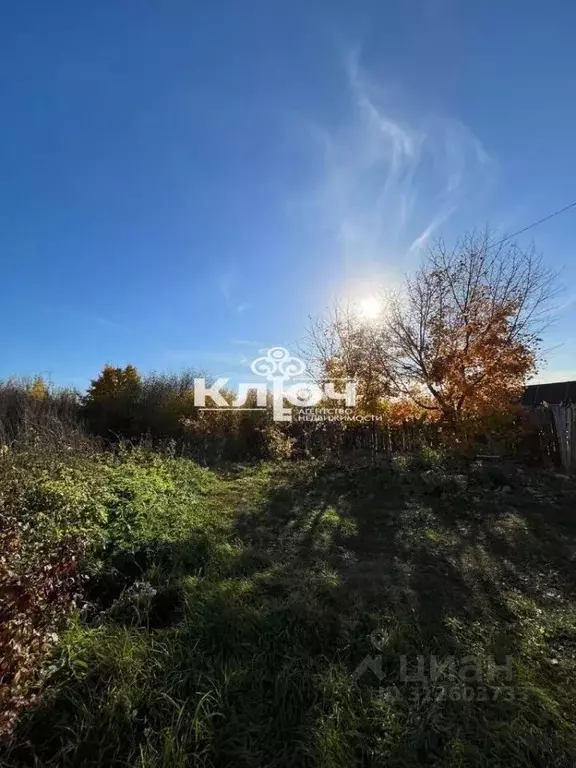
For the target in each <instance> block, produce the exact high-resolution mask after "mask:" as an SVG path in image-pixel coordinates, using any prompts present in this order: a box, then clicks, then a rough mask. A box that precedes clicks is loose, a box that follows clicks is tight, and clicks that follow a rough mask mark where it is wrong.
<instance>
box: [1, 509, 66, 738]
mask: <svg viewBox="0 0 576 768" xmlns="http://www.w3.org/2000/svg"><path fill="white" fill-rule="evenodd" d="M1 514H2V517H1V520H0V526H1V528H0V739H5V738H7V737H8V736H10V734H11V733H12V731H13V729H14V726H15V724H16V721H17V718H18V715H19V713H20V712H21V711H22V710H23V709H24V708H25V707H27V706H29V705H30V704H32V703H33V702H34V701H35V700H36V698H37V691H38V686H39V683H40V679H41V670H42V666H43V664H44V662H45V661H46V660H47V658H48V656H49V654H50V652H51V650H52V648H53V646H54V644H55V642H56V640H57V639H58V636H57V632H58V631H59V630H60V629H61V628H62V626H63V625H64V624H65V621H66V618H67V617H68V616H69V614H70V611H71V610H72V609H73V608H74V606H75V604H76V599H77V597H78V588H79V585H80V573H79V568H78V561H77V555H78V554H79V549H80V548H81V547H80V546H79V542H78V541H68V542H63V543H61V544H59V545H58V546H57V547H53V548H52V551H46V549H47V548H43V547H42V546H38V547H36V548H34V550H33V551H32V552H26V553H25V554H24V553H23V547H22V540H23V538H24V537H23V531H22V527H21V525H20V524H19V522H18V520H17V519H16V518H15V517H13V516H11V515H10V514H6V510H2V511H1Z"/></svg>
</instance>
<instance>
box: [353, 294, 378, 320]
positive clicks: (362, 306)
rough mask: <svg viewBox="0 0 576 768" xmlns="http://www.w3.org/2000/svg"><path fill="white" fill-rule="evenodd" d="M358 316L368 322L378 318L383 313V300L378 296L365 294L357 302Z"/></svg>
mask: <svg viewBox="0 0 576 768" xmlns="http://www.w3.org/2000/svg"><path fill="white" fill-rule="evenodd" d="M357 308H358V309H357V311H358V317H359V318H360V319H361V320H364V321H366V322H373V321H374V320H377V319H378V317H380V315H381V314H382V302H381V301H380V300H379V299H377V298H376V296H365V297H364V298H362V299H359V300H358V302H357Z"/></svg>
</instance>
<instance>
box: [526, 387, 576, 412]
mask: <svg viewBox="0 0 576 768" xmlns="http://www.w3.org/2000/svg"><path fill="white" fill-rule="evenodd" d="M568 402H570V403H576V381H557V382H553V383H552V384H530V385H529V386H528V387H526V391H525V392H524V395H523V396H522V404H523V405H527V406H532V407H533V406H535V405H540V404H541V403H552V404H553V403H568Z"/></svg>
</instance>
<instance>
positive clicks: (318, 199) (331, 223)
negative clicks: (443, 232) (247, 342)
mask: <svg viewBox="0 0 576 768" xmlns="http://www.w3.org/2000/svg"><path fill="white" fill-rule="evenodd" d="M344 71H345V76H346V85H347V89H348V96H349V103H350V110H349V115H348V119H346V120H345V121H344V123H343V124H341V125H340V126H338V127H336V128H330V129H328V128H326V127H325V126H319V125H317V124H314V125H310V123H307V127H308V129H309V130H308V137H309V139H311V140H312V143H313V144H314V145H315V147H316V154H320V156H321V157H322V166H321V169H320V173H319V179H317V182H316V183H315V184H314V185H313V186H314V191H313V193H312V194H311V195H309V196H306V199H305V207H306V208H307V209H312V212H313V215H314V216H316V217H318V216H319V220H320V221H321V223H322V227H323V229H324V230H325V231H328V232H329V233H330V237H331V238H332V245H333V249H334V250H335V251H336V253H337V254H339V256H340V259H341V263H342V266H343V267H344V270H345V271H354V269H355V267H356V266H357V265H358V263H360V262H367V261H369V262H370V261H371V262H373V263H375V264H378V263H380V264H382V262H383V261H384V262H386V261H387V262H388V263H394V262H395V261H396V262H397V261H399V260H402V259H406V258H409V257H410V256H411V255H412V254H413V253H414V252H416V251H417V250H418V249H419V248H421V247H423V246H425V245H426V243H427V242H428V241H429V239H430V238H431V237H433V236H434V235H435V234H437V233H438V230H439V229H440V227H441V226H442V225H443V224H445V222H447V221H448V219H450V217H452V216H453V215H454V214H455V213H456V212H457V211H459V209H461V208H463V207H467V206H472V205H477V203H478V201H481V199H482V197H483V194H485V193H486V192H487V191H488V190H489V189H490V187H491V185H492V183H493V181H494V179H495V176H496V171H497V168H496V163H495V162H494V160H493V159H492V158H491V157H490V156H489V154H488V153H487V151H486V150H485V148H484V147H483V145H482V143H481V142H480V140H479V139H478V138H477V137H476V136H475V135H474V133H473V132H472V131H471V130H470V129H469V128H468V127H467V126H465V125H464V124H463V123H462V122H460V121H459V120H456V119H454V118H451V117H446V116H443V115H439V114H434V113H431V112H430V111H426V112H425V111H424V110H422V108H419V107H418V106H417V105H414V104H413V103H411V101H410V99H409V97H408V96H407V95H406V94H401V93H400V92H399V91H398V89H393V88H391V87H389V86H387V85H386V84H385V83H383V82H382V81H379V80H378V79H377V78H376V77H375V76H374V75H373V74H371V73H370V72H368V71H367V70H366V69H365V68H363V67H362V65H361V63H360V57H359V55H358V53H357V52H353V53H349V54H348V55H347V56H345V67H344ZM318 148H320V152H318Z"/></svg>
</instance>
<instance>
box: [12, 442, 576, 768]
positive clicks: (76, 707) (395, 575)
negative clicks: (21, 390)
mask: <svg viewBox="0 0 576 768" xmlns="http://www.w3.org/2000/svg"><path fill="white" fill-rule="evenodd" d="M91 461H94V460H93V459H91ZM128 465H129V471H128V472H127V471H126V469H125V467H122V466H121V467H108V465H106V463H105V462H104V466H100V469H99V470H98V472H94V470H93V468H92V469H90V470H89V471H88V470H86V469H76V470H74V471H72V476H70V472H69V471H68V470H67V472H68V475H66V472H65V473H64V475H65V476H64V479H62V480H61V481H60V480H58V481H54V480H52V479H51V480H50V483H51V485H50V486H49V488H50V489H51V491H50V492H51V493H52V496H50V504H52V506H54V504H56V503H63V502H62V499H64V498H67V499H68V500H69V505H70V506H71V507H74V509H76V510H77V509H78V508H79V507H82V504H84V506H86V505H87V506H90V505H94V504H96V503H98V504H102V505H103V507H104V508H106V509H107V510H108V516H107V517H106V515H104V516H102V515H101V518H102V519H104V518H105V519H106V521H107V522H106V527H107V529H109V528H112V529H113V530H112V533H110V532H109V531H108V532H105V533H104V534H103V535H104V537H105V538H106V537H108V538H107V539H106V541H105V542H104V543H103V544H102V547H103V549H102V552H104V553H105V554H104V555H102V556H101V561H100V562H99V567H98V568H97V569H95V571H94V575H93V577H92V578H91V580H90V581H89V582H88V587H87V590H88V591H87V594H88V601H89V603H88V604H87V605H86V606H85V608H84V609H83V611H82V612H81V614H80V615H79V616H77V617H76V618H75V619H74V623H73V625H72V627H71V628H70V629H69V631H68V632H67V633H66V634H65V635H63V636H61V638H60V641H59V644H58V647H57V653H56V656H55V658H54V659H53V661H52V663H51V665H50V668H49V670H48V671H47V673H46V676H45V682H44V686H43V697H42V700H41V702H40V704H39V705H37V706H36V707H35V708H34V709H32V710H30V711H29V712H28V713H26V714H25V715H24V716H23V717H22V719H21V723H20V726H19V728H18V729H17V731H16V733H15V736H14V739H13V742H12V744H11V746H10V747H9V748H8V749H7V750H5V752H4V754H3V756H2V761H3V762H2V764H3V765H6V766H19V765H22V766H24V765H26V766H32V765H34V766H100V767H102V768H104V767H105V768H108V767H109V766H138V767H139V768H152V767H153V766H154V767H157V766H162V767H163V768H177V767H179V766H206V767H208V766H222V767H223V766H230V768H232V767H233V768H244V767H246V768H248V767H250V768H256V767H257V766H258V767H260V766H262V767H264V766H269V767H270V768H272V767H274V768H276V767H280V766H326V767H327V766H342V768H345V767H348V766H353V765H361V766H388V767H390V768H408V767H412V766H421V765H428V766H448V767H449V768H456V767H458V768H464V767H467V766H486V767H487V768H488V766H489V767H490V768H497V767H498V766H502V768H510V767H511V766H531V767H534V766H547V767H549V768H559V767H560V766H562V767H563V766H565V767H566V768H568V767H569V766H570V768H573V766H574V765H575V764H576V727H575V725H574V723H575V722H576V720H575V716H576V704H575V702H574V696H573V688H574V682H573V681H574V680H575V679H576V677H575V675H576V484H575V483H574V482H573V481H571V480H568V479H567V478H564V477H562V476H555V475H552V474H539V473H534V472H526V471H525V472H522V471H521V470H518V469H515V468H513V467H510V468H508V467H490V466H485V467H482V466H472V467H470V468H469V470H468V471H467V472H466V473H465V474H459V473H456V472H453V471H449V470H447V469H446V468H445V467H444V466H443V464H442V462H440V461H439V460H438V459H437V457H435V456H434V455H430V456H420V457H413V458H399V459H398V460H396V461H395V462H394V463H393V464H391V465H390V464H388V465H386V464H382V465H370V466H362V465H358V466H355V465H349V466H341V465H338V464H322V463H314V462H306V463H286V464H262V465H259V466H257V467H239V468H235V469H233V470H230V471H229V472H227V473H220V474H215V473H212V472H210V471H208V470H202V469H199V468H198V467H196V466H195V465H193V464H192V463H191V462H187V461H186V460H183V459H162V460H160V459H158V460H157V461H155V462H153V463H152V465H151V466H149V465H148V464H147V463H146V461H140V462H139V461H132V460H131V461H130V462H128ZM74 472H76V474H74ZM99 473H100V474H99ZM114 473H116V474H114ZM39 476H40V475H39ZM101 476H102V477H104V476H105V482H104V480H102V485H98V483H100V482H101V480H99V479H98V478H101ZM79 477H81V478H82V482H83V483H84V485H82V484H81V483H80V484H79V480H78V478H79ZM111 477H112V480H113V486H114V492H113V493H111V492H110V487H111V486H110V483H111V482H112V480H110V478H111ZM71 478H72V479H71ZM39 482H40V481H39ZM54 482H56V487H54ZM58 482H61V483H63V484H64V487H65V488H66V489H67V490H66V493H64V492H63V491H62V488H61V487H60V486H58ZM42 483H43V484H44V485H42ZM46 483H47V481H46V479H45V478H44V480H42V482H41V483H40V485H41V490H40V491H39V490H38V489H36V490H35V493H36V494H38V493H41V495H42V494H44V495H42V498H43V499H44V497H45V494H46V489H45V486H46ZM91 483H92V485H90V484H91ZM94 483H96V485H95V486H94ZM70 488H73V492H72V491H71V490H70ZM79 488H80V490H79ZM106 489H108V490H106ZM107 493H108V496H107V495H106V494H107ZM74 494H76V496H74ZM54 498H56V502H55V501H54ZM74 498H77V500H76V502H74ZM70 499H72V501H70ZM78 499H79V500H78ZM67 503H68V502H67ZM74 504H75V505H76V506H74ZM111 509H114V510H115V511H114V515H111V514H110V510H111ZM91 514H92V513H91ZM417 672H418V674H417ZM415 678H418V679H415Z"/></svg>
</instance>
